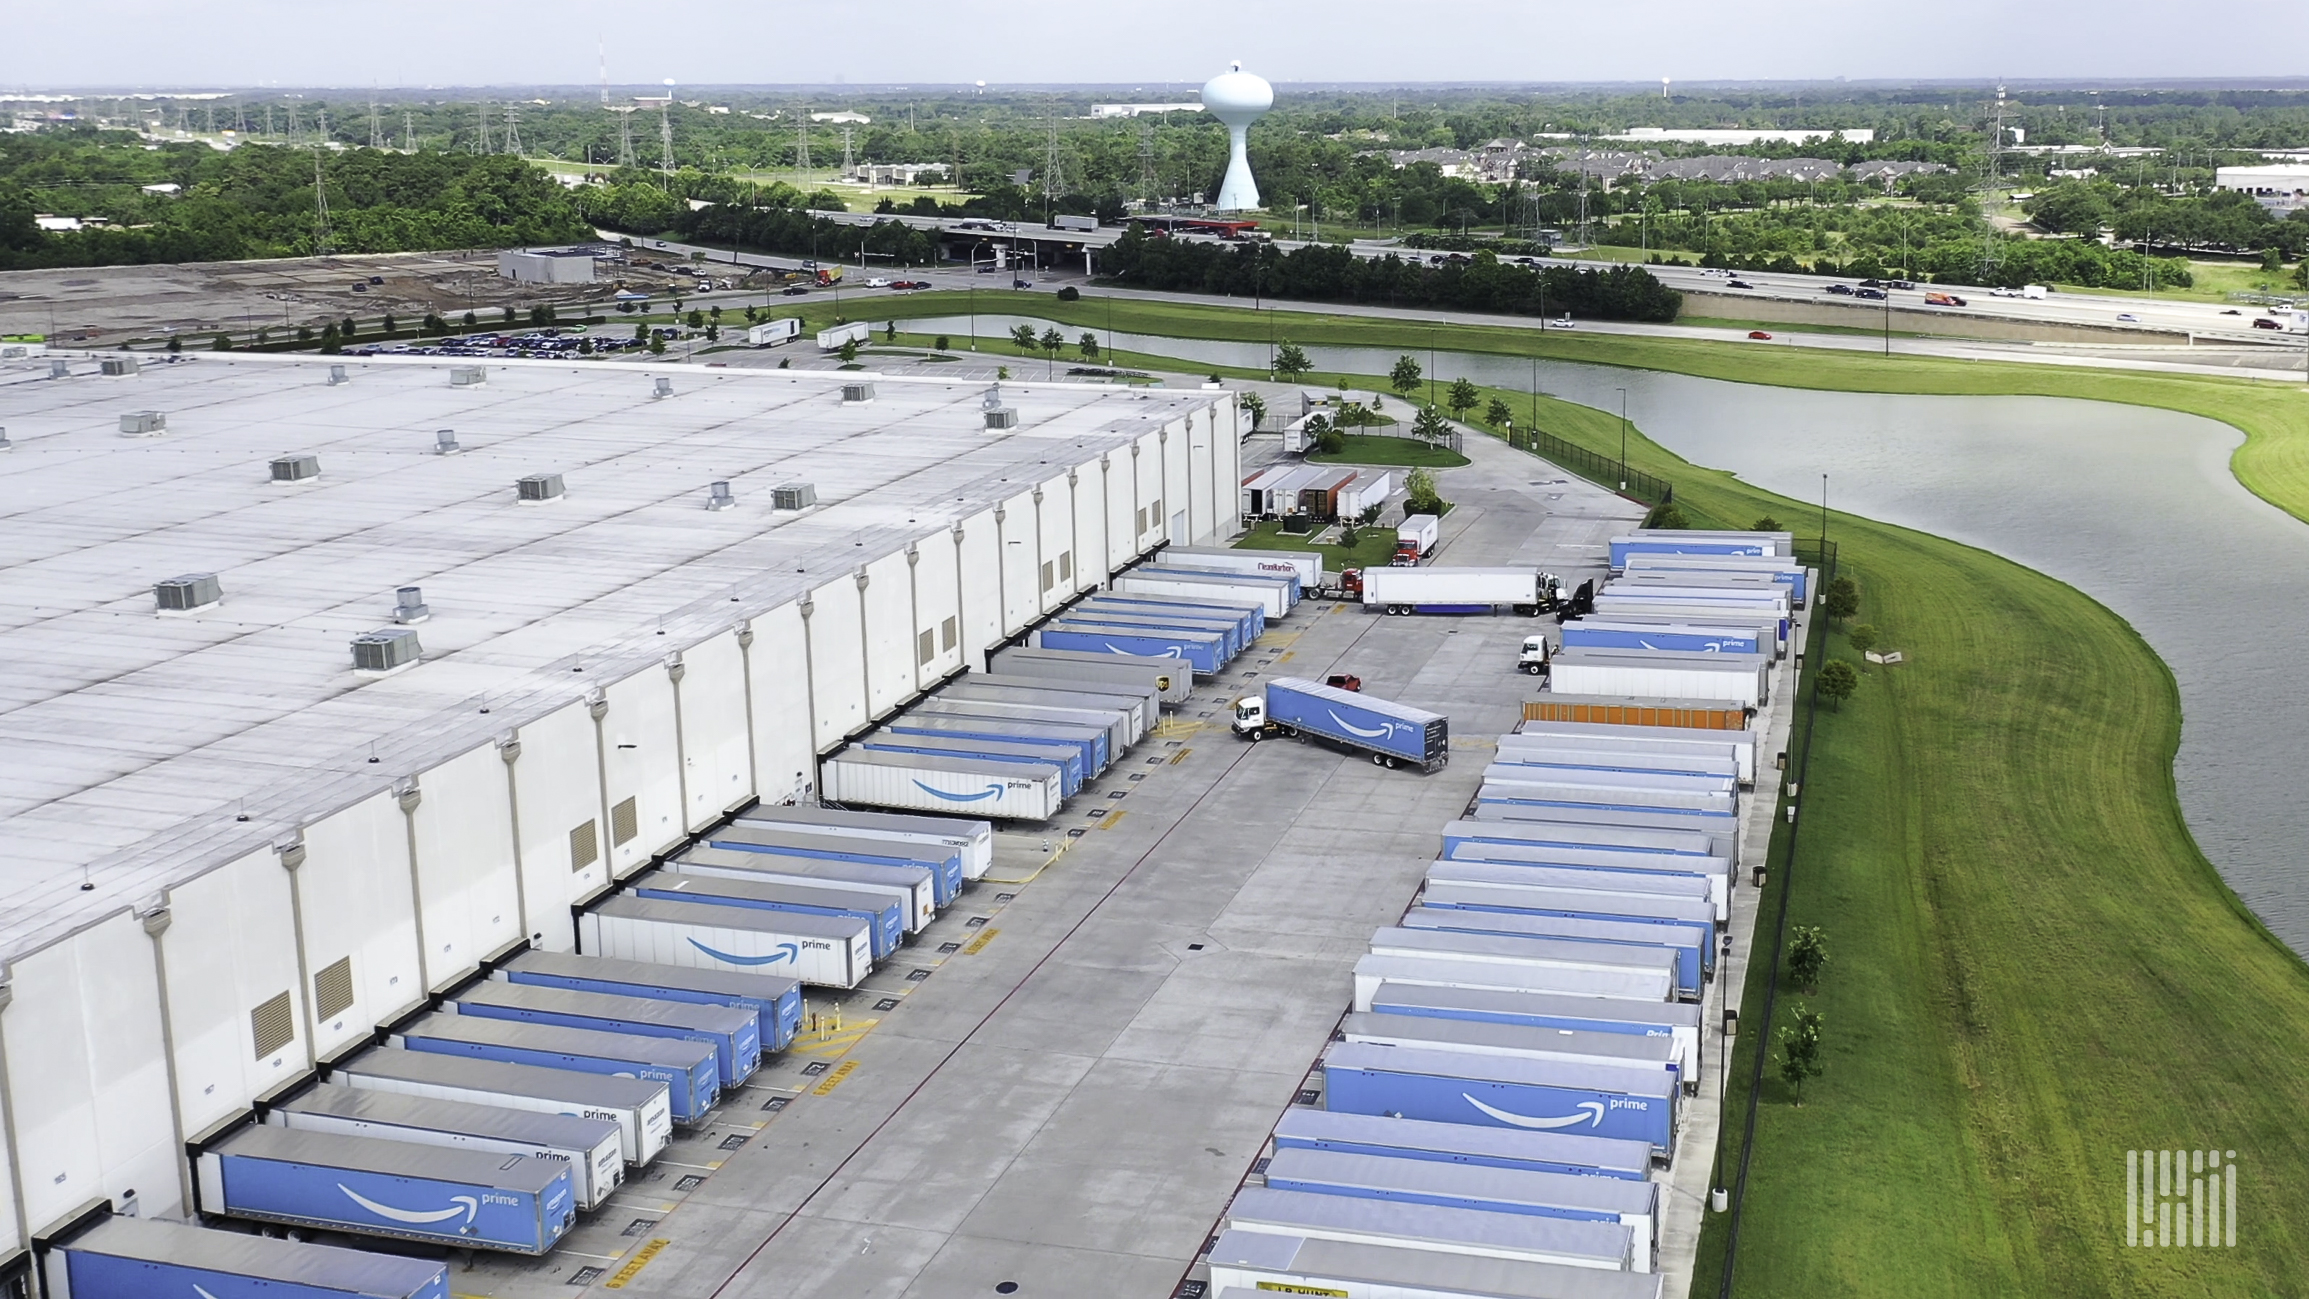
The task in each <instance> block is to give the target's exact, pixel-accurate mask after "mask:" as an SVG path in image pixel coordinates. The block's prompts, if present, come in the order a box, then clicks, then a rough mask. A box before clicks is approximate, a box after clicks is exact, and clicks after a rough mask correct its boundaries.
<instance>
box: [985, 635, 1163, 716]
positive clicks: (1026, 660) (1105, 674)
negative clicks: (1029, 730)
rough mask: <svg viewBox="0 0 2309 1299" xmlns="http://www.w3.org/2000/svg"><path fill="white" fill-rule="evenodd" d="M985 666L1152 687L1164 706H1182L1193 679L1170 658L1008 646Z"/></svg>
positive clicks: (1016, 672)
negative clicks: (1180, 704)
mask: <svg viewBox="0 0 2309 1299" xmlns="http://www.w3.org/2000/svg"><path fill="white" fill-rule="evenodd" d="M987 666H989V667H991V668H993V669H994V670H995V671H997V672H1007V673H1009V674H1010V675H1012V676H1020V677H1048V678H1050V679H1051V680H1053V681H1101V682H1105V681H1114V682H1122V683H1125V684H1129V685H1141V686H1153V687H1154V688H1155V690H1156V692H1157V693H1158V694H1159V695H1160V696H1161V697H1162V701H1163V702H1164V703H1166V704H1179V703H1185V702H1186V698H1187V695H1188V694H1189V693H1191V691H1192V688H1193V685H1194V680H1193V676H1194V674H1193V673H1192V672H1182V671H1180V670H1179V665H1178V664H1177V663H1175V662H1173V661H1172V660H1169V659H1158V658H1151V657H1141V656H1139V655H1135V654H1104V653H1101V654H1085V653H1083V652H1081V651H1080V650H1046V649H1037V648H1035V647H1034V646H1031V645H1011V646H1007V647H1005V648H1002V649H998V650H996V651H994V653H993V654H991V655H989V656H988V658H987Z"/></svg>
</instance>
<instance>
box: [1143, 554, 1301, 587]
mask: <svg viewBox="0 0 2309 1299" xmlns="http://www.w3.org/2000/svg"><path fill="white" fill-rule="evenodd" d="M1154 562H1155V563H1157V564H1164V565H1172V566H1175V567H1180V568H1202V569H1212V568H1221V569H1228V570H1231V571H1234V572H1238V573H1259V574H1264V575H1267V576H1280V575H1282V574H1285V573H1289V574H1291V575H1293V576H1295V577H1297V578H1298V579H1299V589H1300V590H1301V591H1312V590H1314V589H1315V588H1316V587H1319V586H1321V585H1323V556H1322V553H1321V552H1319V551H1313V550H1231V549H1228V548H1226V547H1223V546H1165V547H1163V548H1162V549H1161V550H1158V551H1156V552H1155V553H1154Z"/></svg>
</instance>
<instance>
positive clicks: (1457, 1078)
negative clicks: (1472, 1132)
mask: <svg viewBox="0 0 2309 1299" xmlns="http://www.w3.org/2000/svg"><path fill="white" fill-rule="evenodd" d="M1682 1098H1683V1087H1682V1085H1681V1083H1680V1081H1679V1080H1678V1079H1677V1077H1676V1073H1675V1071H1673V1070H1670V1069H1664V1068H1641V1067H1636V1066H1613V1065H1595V1064H1558V1063H1553V1062H1550V1061H1544V1060H1527V1059H1521V1058H1518V1057H1515V1056H1504V1055H1474V1054H1469V1053H1465V1052H1459V1051H1422V1050H1417V1049H1414V1048H1409V1047H1399V1046H1374V1045H1370V1044H1368V1043H1362V1042H1345V1043H1340V1044H1338V1045H1336V1046H1333V1047H1332V1048H1331V1051H1330V1053H1329V1054H1328V1055H1327V1056H1325V1057H1324V1059H1323V1108H1324V1109H1327V1110H1342V1111H1345V1112H1346V1113H1350V1114H1400V1115H1402V1116H1403V1117H1404V1118H1407V1119H1426V1120H1428V1121H1430V1122H1434V1123H1473V1124H1478V1125H1483V1126H1489V1127H1502V1128H1515V1129H1518V1130H1520V1131H1524V1132H1568V1133H1572V1134H1575V1135H1578V1136H1589V1137H1624V1138H1626V1139H1629V1140H1633V1141H1642V1142H1644V1143H1646V1144H1648V1145H1649V1146H1650V1147H1651V1148H1652V1157H1653V1158H1654V1159H1656V1160H1659V1161H1661V1162H1663V1163H1664V1162H1666V1160H1667V1159H1668V1157H1669V1156H1670V1155H1671V1154H1672V1153H1674V1150H1675V1140H1676V1106H1677V1104H1678V1103H1679V1102H1680V1101H1681V1100H1682Z"/></svg>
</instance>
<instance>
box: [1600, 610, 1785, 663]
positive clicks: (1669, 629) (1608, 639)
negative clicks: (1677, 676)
mask: <svg viewBox="0 0 2309 1299" xmlns="http://www.w3.org/2000/svg"><path fill="white" fill-rule="evenodd" d="M1563 643H1564V647H1565V648H1566V649H1581V648H1585V649H1638V650H1669V651H1673V652H1675V653H1679V654H1755V653H1767V654H1769V653H1774V652H1776V648H1777V647H1774V648H1773V649H1761V650H1760V649H1759V648H1758V637H1757V633H1756V629H1755V628H1752V627H1750V628H1745V629H1743V628H1739V627H1701V626H1695V625H1693V624H1691V623H1667V624H1664V625H1661V626H1656V627H1647V626H1645V625H1643V624H1641V623H1624V622H1608V621H1605V620H1604V619H1601V618H1575V619H1573V620H1572V621H1570V622H1567V623H1565V624H1564V625H1563Z"/></svg>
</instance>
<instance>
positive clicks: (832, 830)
mask: <svg viewBox="0 0 2309 1299" xmlns="http://www.w3.org/2000/svg"><path fill="white" fill-rule="evenodd" d="M1085 774H1088V773H1087V772H1086V773H1085ZM737 821H738V824H740V825H763V826H777V827H782V828H784V829H789V830H802V831H806V832H808V833H810V834H830V835H835V836H838V837H840V838H844V839H889V840H892V841H895V842H897V843H932V844H943V845H945V846H946V847H948V848H952V849H953V850H954V851H956V852H958V853H960V854H961V855H962V878H964V879H969V880H974V879H977V878H979V877H980V876H982V875H984V874H986V872H987V869H988V868H989V867H991V866H993V865H994V826H993V825H992V824H991V823H989V822H985V821H968V820H960V819H955V818H950V817H930V816H899V815H896V814H894V813H890V812H853V811H851V810H849V809H848V808H840V807H788V806H784V805H768V804H765V805H763V806H759V807H754V808H751V809H748V810H747V811H744V812H740V813H739V814H738V816H737Z"/></svg>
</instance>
